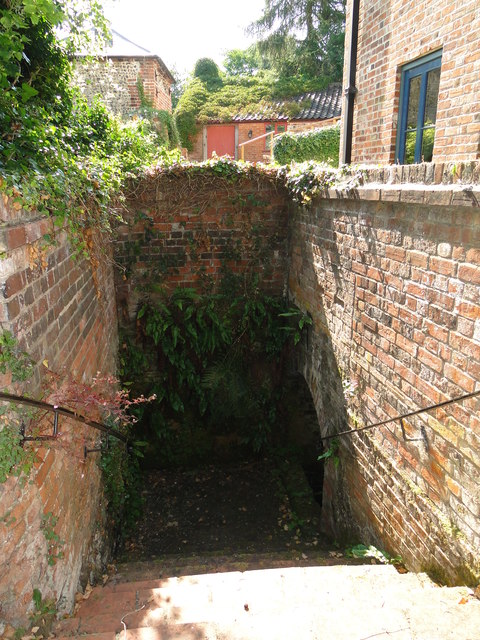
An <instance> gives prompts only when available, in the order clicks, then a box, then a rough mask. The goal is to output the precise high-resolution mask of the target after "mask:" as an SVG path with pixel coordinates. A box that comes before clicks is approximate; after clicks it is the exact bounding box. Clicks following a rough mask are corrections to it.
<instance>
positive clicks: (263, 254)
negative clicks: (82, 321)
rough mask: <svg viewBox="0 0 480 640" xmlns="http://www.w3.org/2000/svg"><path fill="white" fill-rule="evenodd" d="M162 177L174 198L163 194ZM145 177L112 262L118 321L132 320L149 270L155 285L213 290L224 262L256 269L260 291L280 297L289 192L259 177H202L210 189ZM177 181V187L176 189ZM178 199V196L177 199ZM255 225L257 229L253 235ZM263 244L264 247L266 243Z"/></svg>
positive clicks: (246, 269) (239, 269)
mask: <svg viewBox="0 0 480 640" xmlns="http://www.w3.org/2000/svg"><path fill="white" fill-rule="evenodd" d="M162 180H166V182H165V183H164V184H165V186H166V187H167V188H168V193H169V197H168V198H166V197H165V195H164V194H163V193H162ZM169 180H170V179H169V178H168V177H163V178H162V176H160V177H159V178H158V180H155V179H147V180H146V181H145V182H144V183H143V184H140V185H137V187H136V192H140V193H141V194H142V195H141V196H140V197H137V198H136V199H134V200H132V201H130V202H129V203H128V206H129V208H130V211H131V215H130V217H129V218H128V217H127V219H129V222H130V224H127V225H124V226H121V227H120V228H119V229H118V239H117V242H116V247H115V261H116V263H117V264H119V265H120V266H121V267H122V269H121V270H120V271H119V272H118V274H117V275H118V278H117V302H118V305H119V311H118V312H119V318H120V322H121V323H124V322H125V321H126V323H127V324H128V321H129V320H131V319H132V318H134V316H135V313H136V311H137V307H138V304H139V299H140V297H141V295H143V293H144V292H145V286H142V285H141V283H142V282H145V280H144V279H145V278H146V279H147V280H146V281H147V282H148V281H149V280H150V279H151V277H152V274H153V275H154V278H155V279H156V281H157V284H162V285H163V286H165V287H166V288H167V289H168V288H169V289H172V288H175V287H177V286H178V287H193V288H198V287H199V288H201V287H205V286H207V288H208V290H213V289H214V288H215V285H216V284H218V282H219V281H220V278H221V274H222V272H223V270H224V269H225V267H227V268H228V269H230V270H231V271H233V272H234V273H236V274H239V273H242V274H245V276H246V275H247V274H250V275H252V274H256V275H257V276H258V277H259V282H260V284H259V286H260V288H261V289H262V290H264V291H266V292H268V293H270V294H273V295H282V293H283V291H284V289H285V284H286V247H287V206H286V194H285V191H284V190H283V189H282V188H281V187H280V186H279V185H277V186H276V185H275V184H272V183H271V182H269V181H268V180H267V179H262V178H261V177H260V176H259V178H258V181H250V180H244V181H242V182H241V183H240V184H235V185H230V186H229V185H228V184H226V183H225V181H223V180H221V179H218V178H215V177H211V176H210V177H207V176H206V177H205V183H207V184H208V187H207V189H206V190H204V189H197V188H196V186H197V185H198V183H197V182H193V183H192V186H189V185H188V176H187V175H185V176H184V178H183V179H182V178H180V179H178V178H176V177H173V178H171V180H173V182H171V183H170V184H168V182H169ZM172 186H173V191H172ZM177 198H178V199H177ZM252 229H254V232H253V233H252ZM259 247H260V249H259ZM262 247H263V249H262Z"/></svg>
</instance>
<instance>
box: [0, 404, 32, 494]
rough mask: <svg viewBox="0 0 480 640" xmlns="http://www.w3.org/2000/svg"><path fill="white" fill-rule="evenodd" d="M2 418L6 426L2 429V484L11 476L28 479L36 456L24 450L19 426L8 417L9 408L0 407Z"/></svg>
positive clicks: (0, 461)
mask: <svg viewBox="0 0 480 640" xmlns="http://www.w3.org/2000/svg"><path fill="white" fill-rule="evenodd" d="M0 416H1V417H4V419H5V421H6V424H4V425H3V426H2V427H0V484H2V483H3V482H5V481H6V480H7V479H8V478H9V476H15V477H20V476H23V477H27V476H28V475H29V473H30V471H31V469H32V466H33V463H34V462H35V459H36V456H35V452H34V451H33V450H32V449H28V448H25V449H24V448H23V446H22V436H21V434H20V430H19V426H18V425H17V424H15V423H12V422H13V421H12V419H11V417H10V416H8V415H7V407H6V406H3V407H0Z"/></svg>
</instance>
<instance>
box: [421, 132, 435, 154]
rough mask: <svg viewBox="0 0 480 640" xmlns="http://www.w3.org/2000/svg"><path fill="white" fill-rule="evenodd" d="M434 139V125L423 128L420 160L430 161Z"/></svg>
mask: <svg viewBox="0 0 480 640" xmlns="http://www.w3.org/2000/svg"><path fill="white" fill-rule="evenodd" d="M434 139H435V127H427V129H424V130H423V140H422V158H421V159H422V162H431V161H432V157H433V142H434Z"/></svg>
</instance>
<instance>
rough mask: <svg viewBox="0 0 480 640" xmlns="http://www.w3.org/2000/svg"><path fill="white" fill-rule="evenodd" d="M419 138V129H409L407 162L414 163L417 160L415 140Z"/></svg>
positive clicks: (406, 143) (406, 146) (406, 142)
mask: <svg viewBox="0 0 480 640" xmlns="http://www.w3.org/2000/svg"><path fill="white" fill-rule="evenodd" d="M416 140H417V130H416V129H414V130H413V131H407V138H406V141H405V160H404V163H405V164H413V163H414V162H415V142H416Z"/></svg>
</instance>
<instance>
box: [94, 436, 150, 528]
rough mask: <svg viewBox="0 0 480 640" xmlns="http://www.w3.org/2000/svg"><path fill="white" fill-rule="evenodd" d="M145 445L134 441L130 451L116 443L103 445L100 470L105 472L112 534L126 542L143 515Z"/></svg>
mask: <svg viewBox="0 0 480 640" xmlns="http://www.w3.org/2000/svg"><path fill="white" fill-rule="evenodd" d="M145 446H146V443H145V442H142V441H135V442H133V443H132V444H131V445H130V446H129V447H128V448H127V447H125V445H124V444H123V443H122V442H119V441H118V440H113V441H111V442H109V445H108V446H106V445H105V443H104V446H103V449H102V456H101V459H100V468H101V469H102V474H103V481H104V487H105V496H106V499H107V509H108V515H109V518H110V522H111V524H112V528H113V531H114V532H115V534H116V536H117V538H118V539H119V540H123V539H124V538H125V536H126V535H128V533H129V532H130V531H131V530H132V529H133V528H134V526H135V524H136V523H137V522H138V518H139V517H140V515H141V513H142V508H143V500H142V494H141V479H142V474H141V469H140V460H141V458H143V449H144V447H145Z"/></svg>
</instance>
